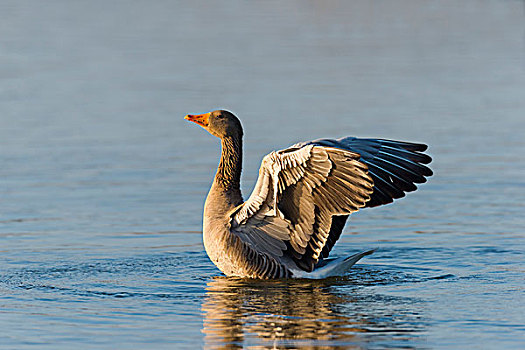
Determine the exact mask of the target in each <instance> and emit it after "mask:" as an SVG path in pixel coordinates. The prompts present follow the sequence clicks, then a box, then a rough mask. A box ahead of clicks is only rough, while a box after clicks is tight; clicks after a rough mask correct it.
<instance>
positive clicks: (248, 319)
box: [202, 277, 424, 349]
mask: <svg viewBox="0 0 525 350" xmlns="http://www.w3.org/2000/svg"><path fill="white" fill-rule="evenodd" d="M418 308H420V305H419V304H418V301H417V300H407V298H392V297H385V296H382V295H373V294H369V293H367V292H366V291H364V290H363V289H362V288H361V287H359V286H357V285H352V284H351V281H350V280H329V281H310V280H298V281H285V280H281V281H254V280H244V279H232V278H227V277H216V278H214V279H213V280H211V281H210V282H209V283H208V284H207V291H206V298H205V301H204V303H203V305H202V310H203V313H204V314H205V315H204V329H203V332H204V334H205V343H206V348H224V349H237V348H243V347H247V346H255V347H257V346H263V347H265V348H267V347H273V348H290V347H292V348H294V347H297V346H300V347H301V348H311V349H323V348H328V347H329V348H331V349H333V348H334V346H335V348H337V347H339V348H349V347H362V346H366V343H367V342H368V341H370V340H372V338H373V340H374V341H378V340H381V338H383V337H384V340H386V339H388V342H389V344H391V345H392V344H393V342H395V341H398V342H400V344H399V345H400V346H402V347H405V348H411V347H416V345H415V342H416V341H417V340H418V339H419V338H420V336H421V331H422V330H423V327H424V324H423V322H422V319H421V316H420V314H421V311H420V310H419V309H418Z"/></svg>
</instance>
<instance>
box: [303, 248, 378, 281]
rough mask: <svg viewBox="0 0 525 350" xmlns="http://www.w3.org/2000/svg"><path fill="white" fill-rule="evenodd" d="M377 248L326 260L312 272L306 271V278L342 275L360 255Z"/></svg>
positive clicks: (365, 254) (367, 253) (370, 252)
mask: <svg viewBox="0 0 525 350" xmlns="http://www.w3.org/2000/svg"><path fill="white" fill-rule="evenodd" d="M376 250H377V248H374V249H370V250H367V251H364V252H361V253H357V254H354V255H350V256H348V257H342V258H338V259H334V260H332V261H330V262H328V263H327V264H326V265H323V266H321V267H319V268H317V269H315V270H313V271H312V272H310V273H308V276H304V277H306V278H312V279H323V278H327V277H337V276H343V275H344V274H345V273H347V272H348V271H349V270H350V269H351V268H352V266H354V264H355V263H356V262H358V261H359V260H360V259H361V258H362V257H364V256H367V255H370V254H372V253H373V252H375V251H376ZM301 277H302V276H301Z"/></svg>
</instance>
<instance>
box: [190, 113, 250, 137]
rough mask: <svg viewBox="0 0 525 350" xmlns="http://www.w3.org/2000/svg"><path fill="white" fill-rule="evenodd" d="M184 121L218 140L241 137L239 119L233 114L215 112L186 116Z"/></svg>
mask: <svg viewBox="0 0 525 350" xmlns="http://www.w3.org/2000/svg"><path fill="white" fill-rule="evenodd" d="M184 119H186V120H189V121H192V122H194V123H196V124H198V125H200V126H201V127H203V128H204V129H205V130H206V131H208V132H209V133H210V134H212V135H213V136H217V137H219V138H221V139H222V138H225V137H236V138H238V137H242V134H243V132H242V125H241V122H240V121H239V119H238V118H237V117H236V116H235V115H233V113H231V112H228V111H224V110H217V111H213V112H208V113H204V114H188V115H187V116H186V117H184Z"/></svg>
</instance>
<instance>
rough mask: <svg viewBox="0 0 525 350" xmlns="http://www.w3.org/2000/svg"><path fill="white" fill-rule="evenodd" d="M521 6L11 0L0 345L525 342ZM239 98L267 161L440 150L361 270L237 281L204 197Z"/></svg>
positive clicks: (363, 235) (1, 83) (1, 91)
mask: <svg viewBox="0 0 525 350" xmlns="http://www.w3.org/2000/svg"><path fill="white" fill-rule="evenodd" d="M524 32H525V19H524V10H523V3H522V2H520V1H501V2H498V1H493V2H486V1H463V2H461V3H457V2H448V1H441V2H437V3H436V2H430V1H428V2H427V1H396V2H381V1H353V2H345V1H325V2H322V3H320V2H316V1H291V2H286V3H282V2H277V1H266V2H253V3H252V2H237V1H233V2H231V1H230V2H211V3H210V2H199V1H192V2H190V1H182V2H172V1H155V2H146V1H144V2H141V1H127V2H111V3H108V2H106V1H90V2H74V3H73V2H69V1H49V2H46V5H45V6H43V5H42V3H41V2H38V1H24V2H20V1H3V2H2V3H1V4H0V164H1V166H0V242H1V244H0V329H2V337H0V347H2V348H6V349H15V348H16V349H29V348H36V349H71V348H73V347H78V348H102V349H114V348H128V349H129V348H137V349H141V348H146V347H148V348H149V347H155V348H159V349H161V348H169V349H171V348H177V349H179V348H180V349H194V348H199V347H208V348H220V347H223V348H242V347H253V348H272V347H275V348H301V347H305V348H372V349H377V348H497V349H505V348H506V349H516V348H522V347H524V346H525V337H524V334H525V333H524V332H525V317H524V316H523V315H525V310H524V308H523V305H524V304H525V300H524V285H525V283H524V282H525V279H524V277H523V276H524V272H525V259H524V257H525V243H524V242H525V241H524V232H525V219H524V217H523V212H524V209H525V206H524V201H525V180H524V179H525V140H524V138H523V130H525V117H524V116H525V98H524V96H525V65H524V62H525V50H524V37H523V35H524V34H523V33H524ZM216 108H227V109H230V110H232V111H234V112H235V113H236V114H237V115H238V116H239V117H240V118H241V119H242V122H243V125H244V127H245V141H246V145H245V161H244V165H245V172H244V175H243V176H244V177H243V183H242V187H243V190H244V192H245V195H248V194H249V193H250V191H251V188H252V186H253V184H254V182H255V179H256V176H257V170H258V167H259V164H260V160H261V158H262V157H263V156H264V155H265V154H266V153H268V152H270V151H272V150H274V149H280V148H283V147H286V146H288V145H290V144H292V143H294V142H297V141H303V140H310V139H314V138H319V137H341V136H346V135H356V136H363V137H380V138H393V139H400V140H409V141H419V142H425V143H427V144H429V145H430V150H429V152H430V154H431V155H432V156H433V158H434V162H433V163H432V168H433V170H434V172H435V176H434V177H433V178H431V180H430V181H429V183H428V184H425V185H423V186H421V188H420V190H419V191H417V192H415V193H412V194H410V195H409V196H407V198H405V199H402V200H399V201H397V202H396V203H395V205H389V206H385V207H382V208H375V209H372V210H363V211H362V212H359V213H356V214H355V215H353V216H352V218H351V220H350V221H349V224H348V225H347V227H346V229H345V234H344V235H343V236H342V239H341V240H340V242H339V243H338V244H337V245H336V247H335V249H334V250H333V254H334V256H342V255H345V254H351V253H353V252H356V251H360V250H364V249H369V248H373V247H378V248H379V249H378V251H377V252H376V253H374V254H373V255H371V256H368V257H366V258H364V259H363V260H362V262H360V263H359V264H358V265H356V267H355V269H354V270H353V271H352V272H351V273H350V274H349V275H348V276H345V277H344V278H338V279H329V280H324V281H303V280H301V281H263V282H261V281H251V280H239V279H229V278H226V277H224V276H222V275H221V274H220V272H219V271H218V270H217V269H216V268H215V267H214V266H213V264H212V263H211V262H210V261H209V260H208V258H207V257H206V254H205V253H204V252H203V246H202V239H201V216H202V206H203V202H204V198H205V196H206V193H207V190H208V188H209V185H210V182H211V179H212V177H213V174H214V171H215V167H216V165H217V161H218V156H219V144H218V141H217V139H215V138H213V137H211V136H210V135H208V134H206V133H205V132H204V131H202V130H200V129H199V128H198V127H196V126H195V125H190V124H189V123H187V122H185V121H184V120H183V119H182V118H183V116H184V115H185V114H188V113H200V112H205V111H208V110H210V109H216Z"/></svg>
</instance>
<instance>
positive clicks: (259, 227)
mask: <svg viewBox="0 0 525 350" xmlns="http://www.w3.org/2000/svg"><path fill="white" fill-rule="evenodd" d="M185 119H187V120H189V121H192V122H194V123H196V124H198V125H199V126H201V127H202V128H204V129H205V130H206V131H208V132H209V133H210V134H212V135H214V136H216V137H218V138H220V139H221V147H222V150H221V158H220V162H219V166H218V169H217V173H216V175H215V178H214V180H213V183H212V185H211V189H210V191H209V193H208V196H207V198H206V202H205V204H204V215H203V216H204V217H203V241H204V247H205V249H206V253H207V254H208V256H209V258H210V259H211V261H212V262H213V263H214V264H215V265H216V266H217V267H218V268H219V270H221V271H222V272H223V273H224V274H225V275H226V276H233V277H241V278H256V279H274V278H309V279H322V278H327V277H333V276H342V275H344V274H345V273H346V272H347V271H348V270H349V269H350V268H351V267H352V266H353V265H354V264H355V263H356V262H357V261H358V260H359V259H361V258H362V257H364V256H366V255H369V254H371V253H373V252H374V251H375V249H372V250H367V251H364V252H361V253H357V254H354V255H351V256H348V257H342V258H338V259H328V256H329V254H330V251H331V250H332V248H333V247H334V244H335V243H336V241H337V240H338V239H339V237H340V236H341V233H342V231H343V228H344V226H345V223H346V221H347V219H348V216H349V215H350V214H351V213H353V212H355V211H357V210H359V209H361V208H367V207H376V206H380V205H384V204H388V203H392V202H393V201H394V199H398V198H401V197H404V196H405V193H406V192H411V191H415V190H416V189H417V187H416V185H415V184H420V183H424V182H426V177H429V176H431V175H432V170H431V169H430V168H428V167H427V166H426V164H429V163H430V162H431V161H432V158H431V157H430V156H428V155H427V154H424V153H423V152H424V151H425V150H426V149H427V146H426V145H424V144H419V143H411V142H402V141H394V140H386V139H370V138H357V137H344V138H340V139H318V140H314V141H307V142H301V143H297V144H294V145H292V146H290V147H289V148H286V149H283V150H280V151H273V152H271V153H269V154H268V155H266V156H265V157H264V158H263V160H262V164H261V167H260V169H259V176H258V179H257V182H256V184H255V188H254V190H253V192H252V194H251V195H250V197H249V198H248V199H247V200H246V201H244V200H243V197H242V194H241V189H240V178H241V170H242V147H243V128H242V125H241V122H240V121H239V119H238V118H237V117H236V116H235V115H234V114H233V113H231V112H229V111H226V110H216V111H213V112H208V113H204V114H198V115H191V114H188V115H187V116H186V117H185Z"/></svg>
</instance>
